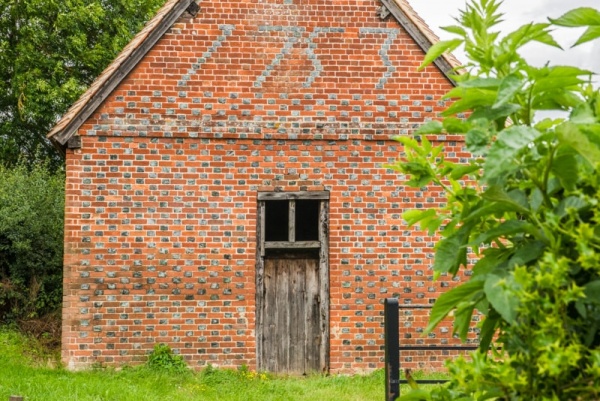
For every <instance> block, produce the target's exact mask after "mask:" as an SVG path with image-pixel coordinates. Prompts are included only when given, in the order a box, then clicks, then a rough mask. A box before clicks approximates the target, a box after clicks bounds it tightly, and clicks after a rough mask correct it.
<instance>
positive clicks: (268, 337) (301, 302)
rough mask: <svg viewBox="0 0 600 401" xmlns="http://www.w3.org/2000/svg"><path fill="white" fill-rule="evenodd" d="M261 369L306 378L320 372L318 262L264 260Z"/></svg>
mask: <svg viewBox="0 0 600 401" xmlns="http://www.w3.org/2000/svg"><path fill="white" fill-rule="evenodd" d="M265 290H266V291H265V303H264V321H263V327H264V331H263V347H262V352H263V355H262V360H263V368H264V369H265V370H268V371H270V372H278V373H288V374H306V373H309V372H319V371H320V369H321V361H320V352H319V350H320V345H321V341H322V336H321V317H320V313H319V310H320V299H319V291H320V285H319V260H318V259H315V258H306V257H303V256H302V255H298V257H294V255H289V254H288V255H284V256H283V257H281V258H275V259H267V260H265Z"/></svg>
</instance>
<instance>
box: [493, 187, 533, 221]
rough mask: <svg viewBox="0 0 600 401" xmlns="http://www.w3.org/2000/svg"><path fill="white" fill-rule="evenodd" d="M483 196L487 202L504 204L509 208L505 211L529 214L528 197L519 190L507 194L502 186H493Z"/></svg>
mask: <svg viewBox="0 0 600 401" xmlns="http://www.w3.org/2000/svg"><path fill="white" fill-rule="evenodd" d="M482 196H483V199H485V200H488V201H491V202H499V203H503V204H504V205H505V206H506V207H507V209H505V210H513V211H516V212H521V213H527V214H528V213H529V205H528V204H527V197H526V196H525V195H524V194H523V193H522V192H521V191H519V190H512V191H510V192H506V191H504V189H503V188H502V187H501V186H499V185H492V186H490V187H489V188H488V189H487V190H486V191H485V192H484V193H483V195H482Z"/></svg>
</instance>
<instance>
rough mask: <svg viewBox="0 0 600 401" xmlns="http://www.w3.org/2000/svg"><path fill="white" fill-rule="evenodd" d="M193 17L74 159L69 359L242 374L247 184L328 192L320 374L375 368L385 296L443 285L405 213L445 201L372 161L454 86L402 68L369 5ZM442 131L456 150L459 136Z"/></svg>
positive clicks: (408, 47) (250, 253) (392, 36)
mask: <svg viewBox="0 0 600 401" xmlns="http://www.w3.org/2000/svg"><path fill="white" fill-rule="evenodd" d="M200 6H201V8H202V11H201V12H200V13H199V14H198V16H197V17H196V18H195V19H185V18H184V19H182V20H181V21H180V22H178V23H177V24H176V25H175V26H174V27H173V28H172V29H171V30H170V31H169V32H168V33H167V34H166V35H165V36H164V37H163V38H162V39H161V41H160V42H159V43H158V44H157V45H156V46H155V47H154V48H153V49H152V50H151V51H150V52H149V53H148V55H147V56H146V57H145V59H143V60H142V62H141V63H140V64H139V65H138V66H137V67H136V68H135V70H134V71H133V72H132V73H131V74H130V75H129V76H128V77H126V79H125V80H124V81H123V83H122V84H121V85H120V87H119V88H118V89H117V90H116V91H115V92H114V93H113V94H111V96H110V97H109V98H108V100H107V101H106V102H105V103H104V104H103V105H102V106H101V107H100V108H99V109H98V111H97V112H96V113H95V114H94V116H93V117H92V118H90V119H89V120H88V121H87V122H86V124H84V125H83V126H82V128H81V129H80V130H79V134H80V135H81V136H82V148H81V149H79V150H75V151H73V150H69V151H68V154H67V172H68V173H67V205H66V222H65V224H66V226H65V232H66V234H65V237H66V238H65V240H66V241H65V247H66V252H65V293H64V297H65V298H64V312H63V316H64V323H63V324H64V327H63V359H64V361H65V362H66V363H67V364H68V365H69V366H70V367H72V368H78V367H85V366H88V365H90V364H92V363H103V364H115V365H120V364H126V363H135V362H139V361H143V360H145V355H147V353H148V352H149V351H150V350H151V349H152V347H153V346H154V345H155V344H157V343H161V342H164V343H168V344H169V345H170V346H171V347H172V348H173V349H174V350H175V351H176V352H179V353H181V354H183V355H185V357H186V360H187V361H188V362H189V363H190V365H192V366H202V365H205V364H207V363H211V364H214V365H227V366H235V365H241V364H248V365H250V366H251V367H253V366H255V363H256V357H255V349H256V344H255V310H254V302H255V260H256V259H255V252H256V234H255V232H256V226H257V223H256V210H257V200H256V196H257V192H258V191H265V190H267V191H272V190H284V191H298V190H327V191H330V244H329V254H330V286H331V300H330V311H331V312H330V313H331V316H330V331H331V340H330V360H331V362H330V368H331V371H332V372H356V371H368V370H372V369H375V368H381V367H382V366H383V364H382V357H383V354H382V351H381V349H382V345H383V343H382V341H383V339H382V329H381V322H382V317H381V312H382V299H383V298H384V297H391V296H400V297H402V299H403V301H402V302H408V301H409V300H410V302H414V303H417V302H422V303H428V302H431V300H432V299H434V298H435V297H436V296H438V295H439V294H440V292H441V291H443V288H442V287H443V284H442V283H434V282H432V273H431V269H430V265H431V262H432V257H433V256H432V250H431V248H432V246H433V239H432V238H430V237H427V236H425V235H423V233H419V232H417V231H415V230H412V229H409V228H407V227H406V226H405V225H404V224H403V222H402V220H401V217H400V216H401V213H402V212H403V211H404V210H406V209H410V208H414V207H432V206H435V205H439V204H440V202H443V196H442V194H441V193H439V192H437V191H415V190H412V189H409V188H405V187H404V185H403V180H402V177H399V176H398V175H397V174H395V173H393V172H391V171H390V170H387V169H385V167H383V166H384V165H385V164H386V163H389V162H392V161H393V160H394V159H395V158H396V157H397V155H398V147H397V146H396V145H395V143H394V142H393V141H391V140H390V137H391V135H395V134H408V133H410V132H411V131H412V129H413V128H414V127H416V126H418V125H419V124H421V123H422V122H423V121H425V120H426V119H428V118H433V117H435V116H436V115H437V113H439V112H440V111H441V110H442V108H443V106H444V105H443V103H439V99H440V97H441V96H442V95H443V93H444V92H445V91H447V90H448V89H450V87H451V86H450V83H449V82H448V81H447V80H446V79H445V78H444V76H443V75H442V74H441V73H440V72H439V71H437V70H436V69H435V68H428V69H426V70H425V71H423V72H417V71H416V67H417V66H418V64H419V63H420V60H421V59H422V57H423V53H422V51H421V50H420V49H419V48H418V47H417V46H416V45H415V44H414V43H413V41H412V39H411V38H410V37H409V36H408V35H407V33H406V32H405V31H404V30H403V29H402V28H401V27H400V25H398V24H397V23H396V22H395V20H393V19H392V18H389V19H388V20H386V21H385V22H382V21H380V20H379V19H378V18H377V16H376V10H377V7H378V6H379V2H377V1H350V0H346V1H337V2H333V3H331V2H330V3H323V2H322V1H315V0H311V1H305V0H302V1H300V0H279V1H275V0H271V1H268V2H263V1H261V2H258V1H243V2H208V1H201V2H200ZM188 17H189V16H188ZM186 18H187V17H186ZM440 140H442V141H445V142H446V143H447V145H448V148H449V150H448V152H449V153H448V155H449V157H450V158H453V159H460V158H461V157H463V158H466V157H468V155H467V154H466V153H464V152H463V150H462V149H463V143H462V141H461V138H459V137H453V138H443V137H442V138H440ZM451 141H452V142H451ZM411 319H412V320H414V321H407V322H406V324H404V323H403V324H402V325H403V326H407V325H408V326H411V330H416V329H418V328H419V327H421V328H422V327H423V325H424V323H423V322H422V319H420V318H415V319H413V318H411ZM446 327H449V326H446ZM446 331H448V330H446V329H443V330H440V331H438V332H437V333H436V334H435V336H436V338H439V337H440V336H441V337H444V338H446V339H447V338H449V337H450V336H449V334H448V333H447V332H446ZM430 338H431V336H430ZM416 340H417V339H416V338H414V335H413V339H412V340H411V341H416ZM439 359H440V358H439V356H435V355H433V356H431V355H415V356H409V357H408V359H407V360H405V361H404V362H407V363H409V364H405V365H404V366H406V367H413V368H424V369H428V368H434V367H439V365H440V364H439V362H438V360H439Z"/></svg>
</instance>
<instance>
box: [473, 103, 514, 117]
mask: <svg viewBox="0 0 600 401" xmlns="http://www.w3.org/2000/svg"><path fill="white" fill-rule="evenodd" d="M521 108H522V107H521V106H520V105H518V104H513V103H505V104H502V105H500V106H498V107H490V106H485V107H482V108H479V109H477V110H475V111H474V112H473V113H472V114H471V116H470V117H469V119H478V118H481V119H485V120H488V121H495V120H497V119H499V118H502V117H508V116H510V115H511V114H514V113H516V112H517V111H519V110H521Z"/></svg>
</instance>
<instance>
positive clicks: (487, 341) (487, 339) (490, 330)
mask: <svg viewBox="0 0 600 401" xmlns="http://www.w3.org/2000/svg"><path fill="white" fill-rule="evenodd" d="M499 321H500V316H499V315H498V314H497V313H490V314H489V315H488V316H486V317H485V320H484V321H483V324H482V325H481V331H480V333H479V351H480V352H483V353H487V352H488V350H489V349H490V345H491V344H492V340H493V339H494V334H496V328H497V327H498V322H499Z"/></svg>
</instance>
